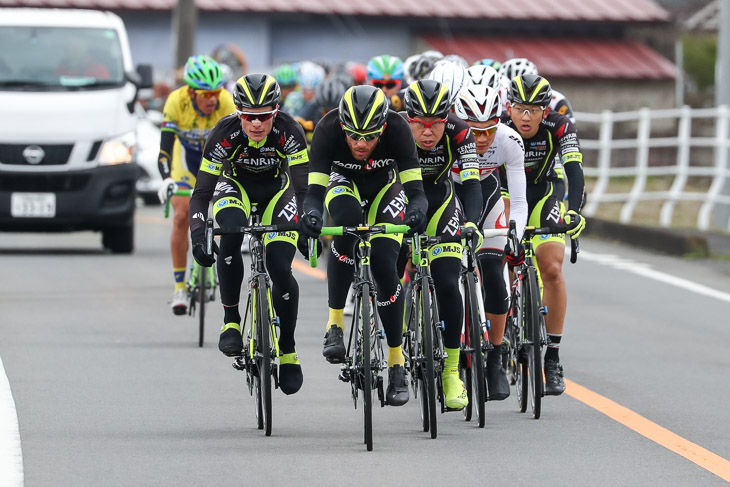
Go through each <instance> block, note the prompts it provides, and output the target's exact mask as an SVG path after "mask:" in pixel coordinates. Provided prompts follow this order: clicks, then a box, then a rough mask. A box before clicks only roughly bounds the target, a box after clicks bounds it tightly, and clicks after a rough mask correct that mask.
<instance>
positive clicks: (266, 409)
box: [206, 206, 299, 436]
mask: <svg viewBox="0 0 730 487" xmlns="http://www.w3.org/2000/svg"><path fill="white" fill-rule="evenodd" d="M251 214H252V216H251V224H250V225H249V226H243V227H223V228H216V229H214V228H213V220H212V219H209V220H208V221H207V222H206V240H207V244H206V245H207V248H206V252H207V253H208V254H209V255H212V251H213V236H214V235H234V234H241V233H245V234H248V235H250V236H251V243H250V245H251V275H250V276H249V278H248V299H247V301H246V311H245V313H244V315H243V319H242V321H241V323H242V327H241V334H242V335H243V334H244V332H245V339H244V346H243V351H242V354H241V356H238V357H235V358H234V362H233V368H235V369H236V370H240V371H244V372H246V384H247V386H248V391H249V393H250V394H251V395H252V396H255V413H256V423H257V427H258V429H263V430H264V432H265V434H266V436H271V425H272V404H271V386H272V381H273V385H274V388H275V389H278V387H279V379H278V372H277V364H276V358H277V357H278V356H279V340H278V332H277V327H278V325H279V318H278V317H277V316H276V313H275V310H274V306H273V302H272V300H271V282H270V278H269V275H268V274H267V272H266V265H265V261H266V248H265V245H264V235H266V234H270V235H271V236H272V237H273V236H274V235H275V234H276V233H287V232H295V231H298V229H299V225H298V224H296V223H286V224H279V225H262V224H261V223H260V217H259V215H258V213H257V209H256V207H255V206H254V207H252V208H251Z"/></svg>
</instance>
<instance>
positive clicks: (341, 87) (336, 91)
mask: <svg viewBox="0 0 730 487" xmlns="http://www.w3.org/2000/svg"><path fill="white" fill-rule="evenodd" d="M346 90H347V86H346V85H345V84H344V83H343V82H342V80H341V79H340V78H327V79H325V80H324V81H323V82H321V83H320V84H318V85H317V87H316V88H315V89H314V97H315V98H316V99H317V104H318V105H319V107H320V108H323V109H325V110H332V109H333V108H336V107H337V106H338V105H339V104H340V99H341V98H342V95H344V94H345V91H346Z"/></svg>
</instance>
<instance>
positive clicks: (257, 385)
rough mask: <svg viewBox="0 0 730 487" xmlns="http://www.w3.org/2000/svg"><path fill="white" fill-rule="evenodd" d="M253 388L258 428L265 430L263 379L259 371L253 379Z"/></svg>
mask: <svg viewBox="0 0 730 487" xmlns="http://www.w3.org/2000/svg"><path fill="white" fill-rule="evenodd" d="M253 388H254V394H255V396H256V427H257V428H258V429H260V430H262V429H264V410H263V401H262V400H261V379H260V378H259V376H258V371H257V372H256V375H254V377H253Z"/></svg>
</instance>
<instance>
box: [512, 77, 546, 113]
mask: <svg viewBox="0 0 730 487" xmlns="http://www.w3.org/2000/svg"><path fill="white" fill-rule="evenodd" d="M552 98H553V90H552V89H551V88H550V83H549V82H548V80H546V79H545V78H543V77H542V76H538V75H536V74H523V75H522V76H517V77H515V78H514V79H513V80H512V81H511V82H510V86H509V93H508V94H507V99H508V100H509V101H510V103H522V104H524V105H539V106H541V107H546V106H548V105H550V101H551V100H552Z"/></svg>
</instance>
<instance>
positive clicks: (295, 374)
mask: <svg viewBox="0 0 730 487" xmlns="http://www.w3.org/2000/svg"><path fill="white" fill-rule="evenodd" d="M283 179H284V181H285V182H284V187H283V188H282V189H281V190H279V191H278V192H277V193H276V194H275V195H274V196H273V197H272V198H271V199H270V200H269V203H268V204H267V205H266V209H265V210H264V214H263V218H262V219H261V221H262V223H263V224H264V225H268V224H273V225H277V224H283V223H290V222H292V221H294V220H295V218H296V216H297V213H298V212H297V202H296V198H295V196H294V188H293V187H292V186H291V183H290V181H289V178H288V176H286V175H285V176H284V177H283ZM298 237H299V235H298V233H297V232H284V233H277V234H275V235H274V236H271V235H270V234H267V235H265V236H264V242H265V245H266V270H267V271H268V273H269V276H270V277H271V299H272V301H273V305H274V309H275V310H276V315H277V316H278V317H279V327H280V330H281V336H280V337H279V350H280V354H281V356H280V360H279V362H280V367H279V386H280V387H281V390H282V392H284V394H294V393H295V392H297V391H298V390H299V388H300V387H301V386H302V381H303V376H302V367H301V365H300V363H299V357H298V356H297V354H296V346H295V345H296V344H295V341H294V330H295V329H296V324H297V313H298V310H299V284H298V283H297V281H296V279H294V275H293V274H292V271H291V263H292V260H293V259H294V254H295V253H296V248H297V247H296V245H297V239H298Z"/></svg>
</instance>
